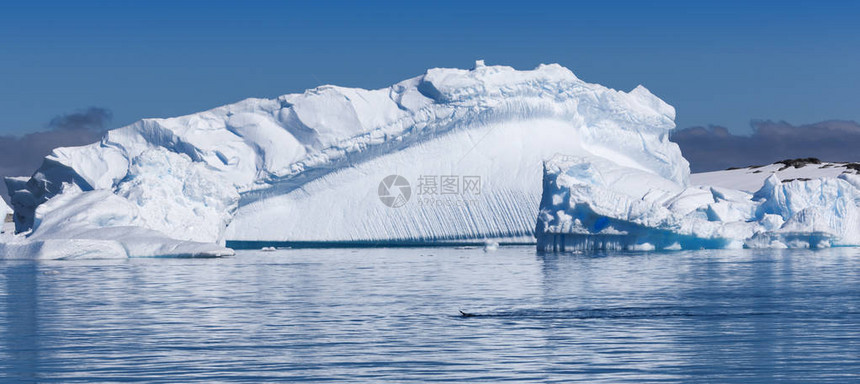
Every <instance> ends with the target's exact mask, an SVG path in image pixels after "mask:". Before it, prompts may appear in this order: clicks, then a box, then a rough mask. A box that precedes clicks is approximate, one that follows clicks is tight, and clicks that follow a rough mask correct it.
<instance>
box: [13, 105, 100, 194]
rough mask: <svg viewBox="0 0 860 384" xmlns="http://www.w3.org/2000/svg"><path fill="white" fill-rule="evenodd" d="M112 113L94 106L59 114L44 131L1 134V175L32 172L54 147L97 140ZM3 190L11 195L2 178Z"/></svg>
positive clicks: (24, 174)
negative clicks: (21, 134) (9, 134)
mask: <svg viewBox="0 0 860 384" xmlns="http://www.w3.org/2000/svg"><path fill="white" fill-rule="evenodd" d="M112 116H113V115H112V114H111V112H110V111H109V110H107V109H104V108H96V107H91V108H88V109H85V110H81V111H78V112H74V113H69V114H65V115H61V116H57V117H55V118H53V119H51V121H50V122H49V123H48V125H47V129H46V130H44V131H41V132H34V133H30V134H27V135H24V136H20V137H17V136H0V177H5V176H30V175H31V174H33V172H35V171H36V169H37V168H38V167H39V166H40V165H41V164H42V160H43V158H44V157H45V156H47V155H48V154H49V153H51V150H53V149H54V148H57V147H69V146H76V145H84V144H89V143H94V142H96V141H98V140H99V139H100V138H101V136H102V135H103V134H104V132H105V130H106V129H107V127H108V123H109V122H110V120H111V118H112ZM0 194H2V196H3V197H4V198H7V199H8V196H6V195H7V192H6V184H5V183H2V182H0Z"/></svg>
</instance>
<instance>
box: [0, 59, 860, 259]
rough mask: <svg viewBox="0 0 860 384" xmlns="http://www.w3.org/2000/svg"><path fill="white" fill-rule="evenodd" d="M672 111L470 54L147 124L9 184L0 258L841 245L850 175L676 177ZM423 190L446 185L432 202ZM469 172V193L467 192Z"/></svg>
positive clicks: (642, 95)
mask: <svg viewBox="0 0 860 384" xmlns="http://www.w3.org/2000/svg"><path fill="white" fill-rule="evenodd" d="M674 118H675V110H674V108H673V107H672V106H670V105H669V104H667V103H665V102H664V101H662V100H661V99H659V98H658V97H656V96H654V95H653V94H651V92H649V91H648V90H647V89H646V88H644V87H642V86H639V87H636V88H635V89H633V90H632V91H630V92H622V91H616V90H613V89H609V88H606V87H603V86H600V85H597V84H590V83H587V82H584V81H582V80H580V79H579V78H577V77H576V76H575V75H574V74H573V73H572V72H571V71H570V70H568V69H567V68H564V67H562V66H560V65H556V64H552V65H540V66H538V67H537V68H535V69H533V70H526V71H518V70H515V69H513V68H510V67H506V66H488V65H486V64H485V63H483V62H482V61H478V62H476V63H475V67H474V68H473V69H471V70H464V69H449V68H434V69H430V70H428V71H427V72H426V73H424V74H423V75H421V76H417V77H414V78H411V79H407V80H404V81H401V82H399V83H397V84H394V85H392V86H390V87H387V88H383V89H378V90H364V89H355V88H344V87H337V86H331V85H325V86H321V87H317V88H315V89H311V90H308V91H305V92H304V93H299V94H289V95H284V96H280V97H277V98H274V99H247V100H243V101H240V102H237V103H234V104H230V105H225V106H222V107H218V108H215V109H211V110H208V111H204V112H200V113H196V114H191V115H187V116H181V117H175V118H168V119H145V120H141V121H139V122H136V123H134V124H131V125H129V126H126V127H122V128H119V129H115V130H112V131H110V132H108V133H107V134H106V135H105V136H104V137H103V138H102V139H101V140H100V141H99V142H97V143H93V144H90V145H87V146H82V147H72V148H57V149H55V150H54V151H53V152H52V153H51V154H50V155H49V156H47V157H46V159H45V162H44V163H43V165H42V167H40V168H39V170H38V171H37V172H36V173H35V174H34V175H33V176H32V177H30V178H7V180H6V183H7V186H8V187H9V190H10V191H11V201H12V205H13V206H14V208H15V225H16V229H17V231H18V232H19V234H18V235H16V236H6V237H5V238H4V239H3V241H2V242H0V244H2V245H0V246H2V249H0V251H2V254H3V255H4V256H3V257H17V258H82V257H120V258H123V257H158V256H186V257H197V256H223V255H229V254H232V250H230V249H229V248H226V247H225V246H226V244H227V241H249V242H258V243H262V244H265V243H266V242H350V243H355V242H359V243H361V242H368V243H386V244H387V243H410V244H412V243H426V242H444V241H456V242H462V241H470V242H474V243H475V244H489V243H497V242H506V241H535V234H537V241H538V242H539V244H540V245H541V247H543V248H545V249H559V248H561V249H567V248H571V249H573V248H628V249H635V250H652V249H681V248H691V247H740V246H762V244H765V243H766V245H767V246H777V245H784V246H803V244H806V246H809V247H816V246H829V245H844V244H851V243H852V242H854V241H856V239H854V237H852V236H855V235H851V234H850V231H852V230H854V229H855V228H856V223H854V221H853V220H855V219H856V213H855V211H856V206H855V200H852V199H854V198H855V196H856V193H855V192H854V191H855V190H856V188H855V186H856V185H858V184H860V182H858V181H860V180H858V179H856V178H849V177H847V176H843V177H841V179H838V180H837V179H827V180H828V181H821V182H819V183H818V184H815V183H813V182H806V183H805V184H802V185H798V186H794V184H793V183H788V184H786V183H780V182H778V181H773V180H771V181H770V184H764V181H765V180H764V178H762V179H761V180H759V181H757V182H756V183H757V185H758V187H761V186H762V185H764V187H763V188H758V187H756V186H755V185H754V184H755V183H753V182H751V181H750V182H748V181H747V180H749V179H750V178H749V177H748V176H747V175H746V174H744V175H740V174H737V175H736V174H731V175H736V176H737V177H735V176H731V175H727V174H721V175H715V176H714V178H713V179H714V182H713V183H711V184H713V185H714V186H713V187H708V186H702V185H699V182H700V181H701V180H705V181H710V180H709V179H707V178H705V179H698V178H694V179H693V180H694V182H693V184H692V185H691V183H690V175H689V166H688V163H687V161H686V160H685V159H684V158H683V157H682V156H681V152H680V150H679V148H678V146H677V145H676V144H675V143H672V142H670V141H669V140H668V133H669V132H670V131H671V130H672V129H674V127H675V124H674ZM557 154H563V155H557ZM547 159H552V160H549V161H546V160H547ZM545 161H546V162H545ZM786 172H788V171H786ZM822 172H823V171H822ZM827 172H830V171H829V170H828V171H827ZM784 174H785V173H783V174H779V173H777V176H775V177H782V176H783V175H784ZM391 175H398V176H400V177H402V178H404V179H405V180H407V181H408V182H409V184H410V187H411V193H410V194H409V199H406V198H405V197H403V196H401V197H400V200H398V201H400V202H404V203H403V204H402V206H398V207H396V208H395V207H390V206H387V205H386V204H384V203H383V199H380V196H379V193H380V191H382V192H383V193H384V192H385V191H386V189H385V188H383V189H381V190H380V188H379V185H380V182H381V181H382V180H383V179H385V178H386V177H389V176H391ZM755 175H756V176H755V177H756V178H758V177H759V176H758V174H755ZM742 176H743V177H742ZM431 179H432V180H439V183H440V184H439V185H440V186H441V183H442V180H448V181H451V180H455V184H454V186H456V187H457V190H456V191H455V192H454V193H441V192H439V190H433V191H432V192H431V190H430V189H428V188H427V186H428V184H427V180H431ZM466 180H471V181H472V182H474V181H475V180H478V184H477V185H478V188H473V189H471V190H469V191H468V193H467V191H466V190H465V188H464V186H465V183H466ZM721 180H723V181H726V184H725V185H724V184H721V182H722V181H721ZM434 182H435V181H434ZM741 182H743V183H747V184H744V185H743V186H744V187H745V188H740V187H739V186H738V185H740V184H738V183H741ZM447 185H448V186H449V187H450V186H451V185H450V184H447ZM472 186H473V187H474V186H475V184H472ZM753 187H755V188H753ZM737 189H741V190H737ZM744 190H745V191H744ZM753 191H758V192H756V194H755V195H753V194H752V193H751V192H753ZM448 192H450V191H448ZM392 200H393V199H392ZM392 200H388V201H392ZM398 205H400V204H398ZM536 216H537V217H538V222H537V226H535V217H536ZM559 244H561V245H559ZM267 245H274V243H273V244H267Z"/></svg>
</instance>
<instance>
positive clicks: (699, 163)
mask: <svg viewBox="0 0 860 384" xmlns="http://www.w3.org/2000/svg"><path fill="white" fill-rule="evenodd" d="M751 125H752V128H753V133H752V134H751V135H749V136H740V135H733V134H731V133H730V132H729V130H728V129H726V128H725V127H720V126H708V127H691V128H685V129H681V130H678V131H675V132H674V133H673V134H672V136H671V140H672V141H674V142H676V143H678V145H679V146H680V147H681V152H683V153H684V157H686V158H687V160H689V161H690V168H691V170H692V171H693V172H703V171H712V170H717V169H726V168H729V167H743V166H748V165H756V164H770V163H773V162H775V161H779V160H784V159H787V158H797V157H817V158H819V159H821V160H827V161H858V160H860V151H858V150H857V148H858V147H860V124H858V123H856V122H854V121H842V120H830V121H823V122H820V123H815V124H806V125H797V126H795V125H791V124H789V123H786V122H784V121H779V122H774V121H770V120H754V121H753V122H752V123H751Z"/></svg>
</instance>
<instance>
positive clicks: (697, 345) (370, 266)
mask: <svg viewBox="0 0 860 384" xmlns="http://www.w3.org/2000/svg"><path fill="white" fill-rule="evenodd" d="M461 311H462V313H461ZM464 314H465V315H464ZM858 379H860V250H858V249H851V248H843V249H825V250H731V251H694V252H610V253H606V252H602V253H601V252H598V253H582V254H539V253H537V252H535V251H534V248H532V247H501V248H499V249H498V250H497V251H494V252H485V251H484V250H483V249H481V248H468V247H466V248H454V247H451V248H363V249H295V250H278V251H274V252H261V251H240V252H239V253H238V254H237V255H236V256H235V257H230V258H223V259H131V260H120V261H117V260H80V261H42V262H33V261H0V380H3V381H6V382H24V383H26V382H64V383H66V382H104V381H147V382H170V383H173V382H194V381H196V382H207V383H209V382H273V381H320V382H331V381H352V382H379V381H390V382H410V381H411V382H419V381H420V382H425V381H456V382H471V381H479V380H484V381H493V382H495V381H504V380H517V381H543V382H570V381H574V380H582V381H587V382H637V383H638V382H664V381H665V382H739V383H750V382H817V383H821V382H857V380H858Z"/></svg>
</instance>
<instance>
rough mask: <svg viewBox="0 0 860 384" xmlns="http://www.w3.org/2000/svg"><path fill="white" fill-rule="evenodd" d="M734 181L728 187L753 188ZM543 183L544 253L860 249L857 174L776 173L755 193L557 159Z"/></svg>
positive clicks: (540, 227) (575, 159)
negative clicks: (792, 176) (787, 176)
mask: <svg viewBox="0 0 860 384" xmlns="http://www.w3.org/2000/svg"><path fill="white" fill-rule="evenodd" d="M822 171H823V170H813V171H812V174H815V173H816V172H822ZM725 172H731V171H725ZM705 176H706V177H712V175H705ZM732 176H733V177H732V178H728V179H724V180H723V181H726V182H729V183H739V184H741V185H747V184H748V183H747V182H746V180H745V179H744V177H738V176H743V175H740V174H738V173H737V172H735V173H733V174H732ZM749 177H758V176H757V174H750V175H747V178H749ZM543 182H544V194H543V198H542V201H541V210H540V214H539V216H538V222H537V228H536V233H537V240H538V248H539V249H542V250H545V251H577V250H584V249H629V250H651V249H669V250H671V249H699V248H740V247H747V248H821V247H831V246H845V245H860V208H858V205H859V204H860V190H858V189H857V187H858V186H860V178H858V176H857V175H853V174H841V175H839V176H838V178H833V177H823V178H819V179H806V178H805V179H803V180H793V181H788V182H782V181H780V180H779V178H778V176H777V175H776V171H775V170H774V173H772V174H770V176H768V177H767V179H765V180H764V183H763V185H760V187H759V189H758V191H757V192H755V193H748V192H744V191H740V190H733V189H728V188H721V187H712V186H700V185H699V186H697V185H693V186H682V185H678V184H673V183H671V182H670V181H668V180H665V179H662V178H660V177H658V176H656V175H653V174H648V173H645V172H641V171H639V170H635V169H630V168H627V167H623V166H619V165H618V164H614V163H608V162H604V161H595V159H589V158H582V157H571V156H556V157H554V158H552V159H551V160H549V161H547V162H546V164H545V172H544V181H543Z"/></svg>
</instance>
